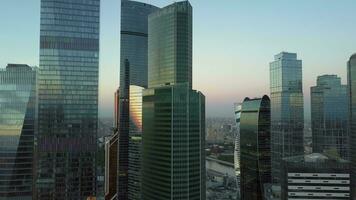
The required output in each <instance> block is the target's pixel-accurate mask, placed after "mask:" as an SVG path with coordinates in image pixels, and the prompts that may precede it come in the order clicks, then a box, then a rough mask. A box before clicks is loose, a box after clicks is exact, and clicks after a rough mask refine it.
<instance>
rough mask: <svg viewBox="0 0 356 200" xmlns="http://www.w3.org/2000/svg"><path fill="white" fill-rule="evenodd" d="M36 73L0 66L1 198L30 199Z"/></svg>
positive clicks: (14, 65) (29, 68)
mask: <svg viewBox="0 0 356 200" xmlns="http://www.w3.org/2000/svg"><path fill="white" fill-rule="evenodd" d="M36 75H37V71H36V69H32V68H31V67H29V66H28V65H19V64H9V65H7V67H6V69H0V199H8V200H17V199H23V200H30V199H32V194H33V193H32V191H33V189H34V188H33V178H34V176H33V170H34V136H35V124H36Z"/></svg>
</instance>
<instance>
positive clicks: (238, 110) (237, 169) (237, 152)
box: [234, 103, 242, 187]
mask: <svg viewBox="0 0 356 200" xmlns="http://www.w3.org/2000/svg"><path fill="white" fill-rule="evenodd" d="M241 108H242V104H241V103H235V105H234V109H235V121H236V135H235V149H234V168H235V174H236V185H237V186H238V187H240V117H241Z"/></svg>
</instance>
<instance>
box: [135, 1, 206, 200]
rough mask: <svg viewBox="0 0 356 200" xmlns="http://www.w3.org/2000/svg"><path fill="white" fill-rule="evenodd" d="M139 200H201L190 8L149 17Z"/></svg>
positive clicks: (200, 105)
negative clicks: (140, 192)
mask: <svg viewBox="0 0 356 200" xmlns="http://www.w3.org/2000/svg"><path fill="white" fill-rule="evenodd" d="M148 24H149V26H148V52H149V56H148V69H149V71H148V74H149V76H148V78H149V82H148V85H149V89H146V90H144V92H143V135H142V145H143V146H142V148H143V150H142V199H143V200H150V199H152V200H163V199H164V200H165V199H191V200H192V199H198V200H200V199H202V200H203V199H205V192H206V191H205V97H204V95H203V94H202V93H200V92H198V91H195V90H192V76H191V75H192V74H191V72H192V49H191V48H192V7H191V5H190V3H189V2H188V1H183V2H178V3H174V4H171V5H169V6H167V7H164V8H162V9H161V10H159V11H157V12H155V13H153V14H151V15H149V20H148Z"/></svg>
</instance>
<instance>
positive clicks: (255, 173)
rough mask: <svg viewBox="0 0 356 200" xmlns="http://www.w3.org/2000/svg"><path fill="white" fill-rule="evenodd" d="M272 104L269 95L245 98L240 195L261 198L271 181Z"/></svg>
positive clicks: (241, 134)
mask: <svg viewBox="0 0 356 200" xmlns="http://www.w3.org/2000/svg"><path fill="white" fill-rule="evenodd" d="M270 129H271V108H270V100H269V98H268V96H263V98H259V99H249V98H246V99H245V100H244V102H243V103H242V109H241V117H240V142H241V143H240V151H241V152H240V170H241V183H240V184H241V187H240V188H241V191H240V193H241V199H242V200H262V199H264V198H263V197H264V195H263V191H264V186H265V184H267V183H270V182H271V132H270Z"/></svg>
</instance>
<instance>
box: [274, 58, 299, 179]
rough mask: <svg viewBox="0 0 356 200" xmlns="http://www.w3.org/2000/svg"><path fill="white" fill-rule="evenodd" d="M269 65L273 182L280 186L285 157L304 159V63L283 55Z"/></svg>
mask: <svg viewBox="0 0 356 200" xmlns="http://www.w3.org/2000/svg"><path fill="white" fill-rule="evenodd" d="M274 59H275V60H274V61H273V62H271V63H270V90H271V96H270V97H271V137H272V146H271V149H272V181H273V183H279V176H280V169H281V161H282V159H283V158H284V157H289V156H296V155H303V154H304V144H303V129H304V105H303V104H304V102H303V87H302V61H301V60H298V59H297V54H295V53H287V52H281V53H280V54H277V55H276V56H275V57H274Z"/></svg>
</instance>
